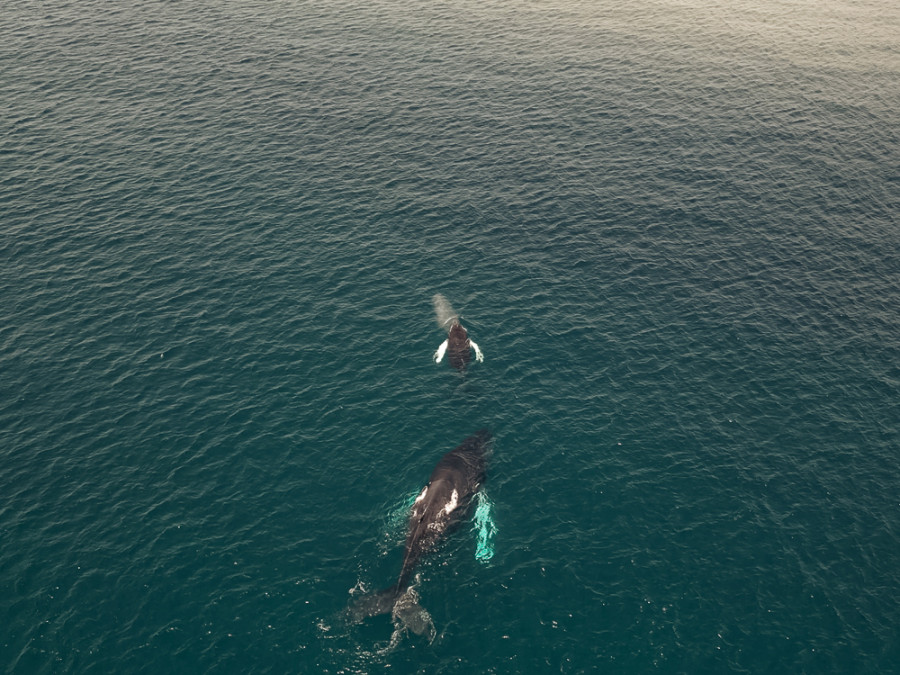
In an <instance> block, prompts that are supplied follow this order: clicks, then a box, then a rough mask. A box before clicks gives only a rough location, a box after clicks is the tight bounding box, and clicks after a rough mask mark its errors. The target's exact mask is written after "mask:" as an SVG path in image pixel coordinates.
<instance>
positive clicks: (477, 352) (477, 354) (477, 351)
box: [469, 340, 484, 363]
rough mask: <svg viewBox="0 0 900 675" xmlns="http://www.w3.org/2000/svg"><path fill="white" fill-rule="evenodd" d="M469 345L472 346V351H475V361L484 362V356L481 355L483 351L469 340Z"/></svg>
mask: <svg viewBox="0 0 900 675" xmlns="http://www.w3.org/2000/svg"><path fill="white" fill-rule="evenodd" d="M469 344H470V345H472V349H474V350H475V360H476V361H478V362H479V363H480V362H481V361H484V354H482V353H481V350H480V349H479V348H478V345H476V344H475V342H474V340H469Z"/></svg>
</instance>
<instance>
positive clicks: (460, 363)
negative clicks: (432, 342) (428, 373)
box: [432, 293, 484, 371]
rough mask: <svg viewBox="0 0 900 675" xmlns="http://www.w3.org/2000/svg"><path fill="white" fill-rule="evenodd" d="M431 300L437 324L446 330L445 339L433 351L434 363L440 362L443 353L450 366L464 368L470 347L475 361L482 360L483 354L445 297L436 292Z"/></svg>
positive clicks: (470, 356) (468, 358)
mask: <svg viewBox="0 0 900 675" xmlns="http://www.w3.org/2000/svg"><path fill="white" fill-rule="evenodd" d="M432 302H433V303H434V313H435V315H436V316H437V320H438V324H439V325H440V327H441V328H444V329H446V330H447V339H446V340H444V341H443V342H442V343H441V346H440V347H438V348H437V351H436V352H435V353H434V361H435V363H440V361H441V359H443V358H444V354H446V355H447V361H449V362H450V365H451V366H453V367H454V368H456V369H457V370H460V371H461V370H464V369H465V367H466V366H467V365H468V364H469V361H470V360H471V359H472V355H471V354H470V353H469V350H470V349H474V350H475V360H476V361H484V354H482V353H481V349H479V348H478V345H477V344H475V342H474V341H473V340H471V339H470V338H469V333H468V332H467V331H466V329H465V328H463V325H462V324H461V323H460V322H459V316H457V314H456V312H455V311H453V308H452V307H451V306H450V303H449V302H447V298H445V297H444V296H443V295H441V294H440V293H438V294H436V295H435V296H434V298H432Z"/></svg>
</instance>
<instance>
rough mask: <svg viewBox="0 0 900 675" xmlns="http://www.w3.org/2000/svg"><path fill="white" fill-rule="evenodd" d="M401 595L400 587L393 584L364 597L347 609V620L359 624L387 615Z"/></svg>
mask: <svg viewBox="0 0 900 675" xmlns="http://www.w3.org/2000/svg"><path fill="white" fill-rule="evenodd" d="M402 593H403V591H401V590H400V586H399V585H398V584H394V585H393V586H391V587H390V588H385V589H384V590H381V591H378V592H377V593H371V594H369V595H366V596H364V597H362V598H360V599H359V600H357V601H356V602H354V603H353V604H352V605H350V606H349V607H348V608H347V618H348V619H349V620H350V621H351V622H353V623H359V622H360V621H362V620H363V619H365V618H367V617H370V616H378V615H379V614H389V613H390V612H392V611H393V609H394V603H395V602H397V598H399V597H400V595H401V594H402Z"/></svg>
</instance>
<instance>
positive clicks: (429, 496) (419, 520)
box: [398, 429, 491, 589]
mask: <svg viewBox="0 0 900 675" xmlns="http://www.w3.org/2000/svg"><path fill="white" fill-rule="evenodd" d="M490 439H491V432H490V431H488V430H487V429H482V430H481V431H478V432H477V433H475V434H472V435H471V436H469V437H468V438H466V439H465V440H464V441H463V442H462V443H460V444H459V445H458V446H457V447H455V448H454V449H453V450H451V451H450V452H448V453H447V454H446V455H444V456H443V457H441V460H440V461H439V462H438V463H437V465H436V466H435V467H434V470H433V471H432V472H431V477H430V478H429V480H428V485H427V486H426V487H425V488H424V489H423V492H422V493H421V494H420V495H419V499H417V500H416V503H415V504H413V507H412V509H411V511H410V515H409V528H408V530H407V535H406V548H405V551H404V555H403V567H402V569H401V570H400V578H399V580H398V588H400V589H403V588H404V587H405V585H406V583H407V581H408V580H409V577H410V575H411V574H412V571H413V568H415V566H416V563H417V562H418V560H419V558H420V557H421V556H422V555H423V554H424V553H427V552H428V551H430V550H432V549H433V548H434V547H435V545H436V544H437V543H438V542H439V541H441V540H442V539H443V538H444V537H446V536H447V534H449V533H450V532H451V531H452V530H453V529H454V528H455V527H456V525H458V524H459V522H460V521H461V520H462V519H463V518H465V517H466V515H467V513H468V510H469V504H470V502H471V501H472V496H473V495H474V494H475V493H476V492H477V491H478V488H480V487H481V484H482V483H483V482H484V479H485V466H486V463H487V462H486V455H487V450H488V446H489V443H490ZM449 505H452V507H451V508H449V509H448V506H449Z"/></svg>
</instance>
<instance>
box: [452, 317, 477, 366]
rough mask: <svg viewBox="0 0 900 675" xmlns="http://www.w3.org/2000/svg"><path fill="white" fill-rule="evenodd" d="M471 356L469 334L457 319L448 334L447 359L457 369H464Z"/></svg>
mask: <svg viewBox="0 0 900 675" xmlns="http://www.w3.org/2000/svg"><path fill="white" fill-rule="evenodd" d="M471 358H472V355H471V353H470V346H469V334H468V332H466V329H465V328H463V327H462V324H460V323H459V322H458V321H456V322H454V323H453V325H452V326H451V327H450V332H449V333H448V334H447V360H448V361H449V362H450V365H451V366H453V367H454V368H456V369H457V370H464V369H465V367H466V366H467V365H469V360H470V359H471Z"/></svg>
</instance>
